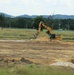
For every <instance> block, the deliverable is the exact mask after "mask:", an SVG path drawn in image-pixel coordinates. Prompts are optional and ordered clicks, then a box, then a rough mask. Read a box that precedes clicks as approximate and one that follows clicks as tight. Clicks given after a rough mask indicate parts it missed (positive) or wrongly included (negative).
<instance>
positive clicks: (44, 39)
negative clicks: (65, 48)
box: [36, 37, 50, 41]
mask: <svg viewBox="0 0 74 75" xmlns="http://www.w3.org/2000/svg"><path fill="white" fill-rule="evenodd" d="M36 41H50V39H49V38H47V37H38V38H37V39H36Z"/></svg>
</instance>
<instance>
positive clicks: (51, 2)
mask: <svg viewBox="0 0 74 75" xmlns="http://www.w3.org/2000/svg"><path fill="white" fill-rule="evenodd" d="M0 12H4V13H7V14H10V15H13V16H18V15H23V14H28V15H52V14H66V15H74V0H0Z"/></svg>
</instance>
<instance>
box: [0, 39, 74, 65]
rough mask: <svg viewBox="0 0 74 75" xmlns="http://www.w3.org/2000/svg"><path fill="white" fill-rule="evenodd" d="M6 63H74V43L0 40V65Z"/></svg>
mask: <svg viewBox="0 0 74 75" xmlns="http://www.w3.org/2000/svg"><path fill="white" fill-rule="evenodd" d="M6 61H9V62H14V63H21V62H25V63H35V64H44V65H49V64H52V63H55V62H56V61H64V62H72V63H74V42H60V41H40V40H39V41H38V40H36V41H35V40H28V41H25V40H21V41H19V40H12V41H8V40H7V41H5V40H4V41H3V40H0V64H1V63H4V62H6Z"/></svg>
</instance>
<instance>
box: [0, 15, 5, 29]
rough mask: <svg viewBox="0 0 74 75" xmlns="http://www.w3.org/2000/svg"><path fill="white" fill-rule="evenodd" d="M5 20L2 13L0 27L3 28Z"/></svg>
mask: <svg viewBox="0 0 74 75" xmlns="http://www.w3.org/2000/svg"><path fill="white" fill-rule="evenodd" d="M4 22H5V17H4V15H3V14H1V15H0V27H1V28H2V29H3V27H4Z"/></svg>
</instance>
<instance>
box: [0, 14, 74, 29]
mask: <svg viewBox="0 0 74 75" xmlns="http://www.w3.org/2000/svg"><path fill="white" fill-rule="evenodd" d="M40 21H43V22H44V23H45V24H46V25H47V26H49V27H51V28H52V29H54V30H57V29H63V30H74V19H54V16H49V17H48V18H44V17H43V16H37V17H36V18H24V17H15V18H10V17H5V16H4V15H3V14H1V15H0V28H2V29H3V28H25V29H38V25H39V22H40ZM42 29H43V27H42Z"/></svg>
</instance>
